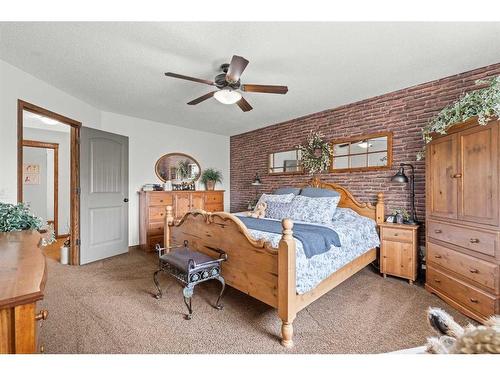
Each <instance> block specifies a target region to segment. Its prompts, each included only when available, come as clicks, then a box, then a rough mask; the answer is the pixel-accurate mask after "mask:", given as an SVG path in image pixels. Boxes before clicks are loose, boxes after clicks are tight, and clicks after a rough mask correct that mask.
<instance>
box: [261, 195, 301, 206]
mask: <svg viewBox="0 0 500 375" xmlns="http://www.w3.org/2000/svg"><path fill="white" fill-rule="evenodd" d="M293 197H295V194H293V193H290V194H278V195H276V194H262V195H261V196H260V198H259V201H258V202H257V204H256V205H255V207H257V206H258V205H259V204H260V203H263V202H266V203H267V202H280V203H290V202H291V201H292V199H293Z"/></svg>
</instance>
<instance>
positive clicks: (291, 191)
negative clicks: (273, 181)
mask: <svg viewBox="0 0 500 375" xmlns="http://www.w3.org/2000/svg"><path fill="white" fill-rule="evenodd" d="M273 194H274V195H282V194H293V195H299V194H300V188H294V187H282V188H279V189H276V190H275V191H274V193H273Z"/></svg>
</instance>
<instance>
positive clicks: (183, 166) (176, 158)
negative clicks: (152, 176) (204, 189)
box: [155, 153, 201, 182]
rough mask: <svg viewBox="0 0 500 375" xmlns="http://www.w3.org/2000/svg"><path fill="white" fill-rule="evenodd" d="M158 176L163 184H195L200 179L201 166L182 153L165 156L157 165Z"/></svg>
mask: <svg viewBox="0 0 500 375" xmlns="http://www.w3.org/2000/svg"><path fill="white" fill-rule="evenodd" d="M155 171H156V175H157V176H158V178H159V179H160V180H162V181H163V182H165V181H172V182H182V181H185V182H193V181H196V180H198V178H200V172H201V169H200V164H198V162H197V161H196V160H195V159H193V158H192V157H191V156H189V155H186V154H181V153H171V154H166V155H163V156H162V157H161V158H159V159H158V161H157V162H156V165H155Z"/></svg>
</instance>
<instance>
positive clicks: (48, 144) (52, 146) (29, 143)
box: [21, 139, 59, 238]
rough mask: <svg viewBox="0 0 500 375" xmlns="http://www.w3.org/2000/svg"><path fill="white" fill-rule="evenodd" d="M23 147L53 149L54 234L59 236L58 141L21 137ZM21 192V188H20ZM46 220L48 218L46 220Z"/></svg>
mask: <svg viewBox="0 0 500 375" xmlns="http://www.w3.org/2000/svg"><path fill="white" fill-rule="evenodd" d="M24 147H34V148H46V149H52V150H54V220H53V225H54V234H55V236H56V238H59V232H58V224H59V212H58V210H59V143H51V142H40V141H33V140H28V139H23V150H24ZM21 194H22V188H21ZM47 222H48V220H47Z"/></svg>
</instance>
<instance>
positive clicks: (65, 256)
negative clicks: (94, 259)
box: [61, 246, 69, 264]
mask: <svg viewBox="0 0 500 375" xmlns="http://www.w3.org/2000/svg"><path fill="white" fill-rule="evenodd" d="M68 258H69V248H68V247H66V246H61V264H68Z"/></svg>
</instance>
